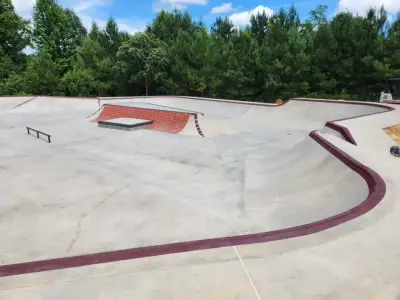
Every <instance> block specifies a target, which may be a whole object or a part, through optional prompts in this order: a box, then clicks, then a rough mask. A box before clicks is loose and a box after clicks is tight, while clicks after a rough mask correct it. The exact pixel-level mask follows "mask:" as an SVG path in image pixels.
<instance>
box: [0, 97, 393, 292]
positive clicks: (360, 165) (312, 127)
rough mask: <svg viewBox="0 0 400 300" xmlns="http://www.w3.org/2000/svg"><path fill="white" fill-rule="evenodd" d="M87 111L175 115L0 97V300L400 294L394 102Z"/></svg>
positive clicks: (144, 103)
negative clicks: (109, 121) (125, 127)
mask: <svg viewBox="0 0 400 300" xmlns="http://www.w3.org/2000/svg"><path fill="white" fill-rule="evenodd" d="M100 102H101V104H102V105H105V106H103V108H104V107H107V105H109V106H116V105H118V104H121V105H123V106H124V107H128V108H129V107H130V108H132V109H149V108H152V107H158V108H160V111H167V112H168V113H171V112H174V113H175V112H176V113H181V112H182V113H184V112H188V113H189V115H188V118H187V120H186V122H185V124H183V126H182V128H180V127H181V126H179V130H175V129H176V127H174V129H173V130H172V131H173V132H174V134H172V133H169V132H165V131H168V130H169V129H170V128H171V127H168V126H162V128H161V127H160V128H161V129H160V128H148V129H149V130H137V131H134V132H127V131H118V130H110V129H104V128H99V127H97V124H96V122H95V121H96V120H98V119H99V118H100V119H101V118H102V116H103V117H104V112H105V110H104V109H99V107H98V101H97V99H79V98H51V97H9V98H0V130H1V135H0V194H1V195H2V201H1V202H0V225H1V228H4V230H3V235H2V239H1V241H2V242H1V243H0V259H1V266H0V276H2V277H0V299H3V297H4V299H36V298H37V299H61V297H62V294H65V293H68V294H69V295H71V298H68V299H77V298H83V297H85V298H89V299H102V297H103V298H104V299H110V298H112V297H114V298H115V299H132V297H135V298H136V297H137V298H138V299H139V298H141V299H322V298H329V299H336V298H342V299H348V298H349V297H350V298H351V296H352V295H359V294H360V293H361V294H362V295H363V296H362V297H363V298H366V299H368V298H372V297H374V298H376V299H396V297H398V296H399V295H400V284H399V283H400V281H399V279H400V278H399V277H400V276H399V275H400V274H399V272H397V270H398V269H399V268H398V267H399V265H400V262H398V259H397V258H396V257H398V255H400V247H398V246H399V244H400V243H399V242H398V241H397V240H396V238H393V233H395V232H398V229H399V224H400V223H399V222H400V218H399V212H397V210H398V209H399V208H398V207H397V203H396V201H395V200H397V197H398V196H397V191H396V176H398V174H397V173H398V172H399V171H398V170H399V168H396V167H394V166H397V164H399V160H398V159H397V160H396V158H394V157H392V156H391V155H390V154H389V147H390V146H391V145H392V144H393V142H392V140H391V138H390V136H388V135H386V134H385V133H384V131H383V130H382V129H383V128H386V127H389V126H392V125H395V124H397V123H398V119H399V113H398V112H397V110H395V109H394V106H393V107H392V106H390V105H379V104H369V103H353V102H340V101H324V100H321V101H319V100H308V99H294V100H291V101H289V102H287V103H286V104H284V105H281V106H271V105H260V104H253V103H243V102H235V101H218V100H212V99H200V98H197V99H194V98H184V97H146V98H124V99H107V98H105V99H101V101H100ZM138 103H141V104H138ZM162 107H164V108H165V107H166V108H165V109H164V108H162ZM114 112H115V111H112V113H114ZM135 113H136V112H135ZM194 115H195V116H196V118H197V125H199V126H200V127H201V130H202V133H204V137H202V136H200V135H199V132H198V129H197V128H196V122H195V120H192V119H194ZM365 115H367V116H365ZM120 117H125V116H120ZM138 119H142V118H138ZM335 120H339V121H335ZM161 123H162V122H161ZM180 125H181V124H180ZM26 126H29V127H32V128H35V129H38V130H41V131H43V132H46V133H49V134H51V135H52V143H51V144H47V143H45V142H43V141H40V140H37V139H34V138H30V137H29V136H27V135H26V131H25V127H26ZM158 129H160V130H161V131H157V130H158ZM163 131H164V132H163ZM175 131H177V132H175ZM187 251H190V252H187ZM132 281H134V282H135V284H133V285H132ZM83 290H85V291H83ZM89 290H90V291H89ZM105 295H108V297H107V296H105ZM353 298H354V296H353Z"/></svg>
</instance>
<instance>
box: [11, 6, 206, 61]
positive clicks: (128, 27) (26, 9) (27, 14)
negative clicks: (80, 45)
mask: <svg viewBox="0 0 400 300" xmlns="http://www.w3.org/2000/svg"><path fill="white" fill-rule="evenodd" d="M12 1H13V4H14V7H15V10H16V12H17V13H18V14H19V15H20V16H22V17H24V18H27V19H30V18H31V17H32V10H33V6H34V5H35V3H36V0H12ZM111 1H112V0H86V1H79V0H61V1H59V4H60V5H61V6H62V7H68V8H71V9H73V10H74V11H75V12H76V13H77V15H78V16H79V17H80V19H81V21H82V24H83V26H85V27H86V28H87V29H88V30H89V29H90V28H91V27H92V22H93V21H95V22H96V23H97V25H98V26H99V27H100V28H104V27H105V26H106V24H107V20H105V19H101V18H97V17H94V16H92V15H91V13H90V14H89V10H91V9H95V8H98V7H101V6H105V5H108V4H110V3H111ZM163 1H167V0H163ZM168 1H169V0H168ZM181 1H187V2H190V0H181ZM193 1H198V2H201V1H203V2H204V1H205V0H193ZM115 21H116V22H117V24H118V27H119V29H121V30H123V31H126V32H129V33H131V34H133V33H136V32H139V31H143V30H144V29H145V28H146V23H145V22H143V21H137V20H128V19H118V18H116V20H115ZM26 51H27V53H31V50H30V49H27V50H26Z"/></svg>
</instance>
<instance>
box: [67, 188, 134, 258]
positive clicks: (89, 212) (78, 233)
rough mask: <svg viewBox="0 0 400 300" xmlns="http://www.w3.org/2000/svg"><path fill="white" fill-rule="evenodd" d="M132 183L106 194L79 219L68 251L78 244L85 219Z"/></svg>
mask: <svg viewBox="0 0 400 300" xmlns="http://www.w3.org/2000/svg"><path fill="white" fill-rule="evenodd" d="M130 185H131V183H128V184H125V185H124V186H122V187H120V188H118V189H116V190H114V191H112V192H111V193H109V194H108V195H107V196H105V197H104V198H103V200H101V201H100V202H98V203H97V204H96V205H95V206H94V207H93V208H92V209H91V210H90V211H88V212H86V213H84V214H83V215H82V216H81V217H80V219H79V221H78V225H77V229H76V233H75V236H74V238H73V239H72V240H71V242H70V243H69V246H68V249H67V253H69V252H70V251H71V250H72V248H73V247H74V245H75V244H76V242H77V241H78V239H79V236H80V234H81V230H82V224H83V221H85V220H86V219H87V218H88V217H89V216H90V215H92V214H93V213H94V212H95V211H96V210H97V209H98V208H99V207H100V206H102V205H103V204H104V203H105V202H106V201H107V200H109V199H110V198H111V197H113V196H114V195H115V194H117V193H119V192H120V191H122V190H123V189H125V188H127V187H128V186H130Z"/></svg>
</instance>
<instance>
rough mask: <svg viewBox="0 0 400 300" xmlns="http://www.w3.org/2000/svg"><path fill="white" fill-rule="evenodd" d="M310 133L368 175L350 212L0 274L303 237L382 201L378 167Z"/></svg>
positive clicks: (2, 268)
mask: <svg viewBox="0 0 400 300" xmlns="http://www.w3.org/2000/svg"><path fill="white" fill-rule="evenodd" d="M310 137H311V138H313V139H314V140H315V141H316V142H318V143H319V144H320V145H321V146H322V147H324V148H325V149H326V150H328V151H329V152H330V153H331V154H332V155H334V156H335V157H336V158H338V159H339V160H340V161H342V162H343V163H344V164H346V165H347V166H348V167H349V168H351V169H352V170H353V171H355V172H357V173H358V174H359V175H360V176H361V177H363V178H364V180H365V181H366V182H367V184H368V189H369V194H368V197H367V198H366V199H365V200H364V201H363V202H362V203H360V204H359V205H357V206H355V207H353V208H351V209H349V210H347V211H346V212H343V213H341V214H338V215H336V216H333V217H330V218H327V219H323V220H320V221H316V222H313V223H309V224H304V225H300V226H295V227H290V228H285V229H280V230H274V231H268V232H261V233H254V234H247V235H239V236H230V237H221V238H212V239H205V240H197V241H187V242H180V243H172V244H164V245H157V246H149V247H140V248H132V249H126V250H117V251H110V252H104V253H94V254H87V255H79V256H73V257H64V258H55V259H48V260H42V261H32V262H25V263H18V264H11V265H3V266H0V277H5V276H12V275H18V274H27V273H34V272H43V271H51V270H59V269H66V268H74V267H81V266H88V265H95V264H102V263H109V262H117V261H123V260H129V259H137V258H143V257H151V256H159V255H166V254H173V253H181V252H188V251H198V250H205V249H214V248H221V247H229V246H237V245H245V244H255V243H266V242H271V241H278V240H283V239H288V238H294V237H300V236H304V235H309V234H313V233H317V232H320V231H323V230H326V229H329V228H332V227H335V226H337V225H340V224H343V223H345V222H347V221H350V220H353V219H355V218H357V217H359V216H361V215H363V214H365V213H367V212H368V211H370V210H371V209H373V208H374V207H375V206H376V205H378V204H379V202H380V201H382V199H383V197H384V196H385V193H386V185H385V182H384V181H383V179H382V178H381V177H380V176H379V175H378V174H377V173H376V172H375V171H373V170H371V169H370V168H368V167H367V166H365V165H363V164H361V163H360V162H358V161H357V160H355V159H354V158H353V157H351V156H350V155H348V154H347V153H345V152H343V151H342V150H341V149H339V148H338V147H336V146H334V145H333V144H332V143H330V142H328V141H327V140H326V139H324V138H323V137H322V136H320V135H319V134H318V133H316V131H313V132H311V133H310Z"/></svg>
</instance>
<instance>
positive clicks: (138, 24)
mask: <svg viewBox="0 0 400 300" xmlns="http://www.w3.org/2000/svg"><path fill="white" fill-rule="evenodd" d="M79 17H80V18H81V21H82V24H83V26H85V28H86V29H87V30H90V29H91V28H92V23H93V22H96V24H97V25H98V26H99V28H100V29H103V28H104V27H105V26H106V24H107V20H104V19H99V18H93V17H91V16H88V15H84V14H80V15H79ZM115 21H116V22H117V24H118V27H119V29H120V30H123V31H126V32H128V33H130V34H134V33H136V32H139V31H144V29H145V28H146V24H145V22H143V21H133V20H126V19H115Z"/></svg>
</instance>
